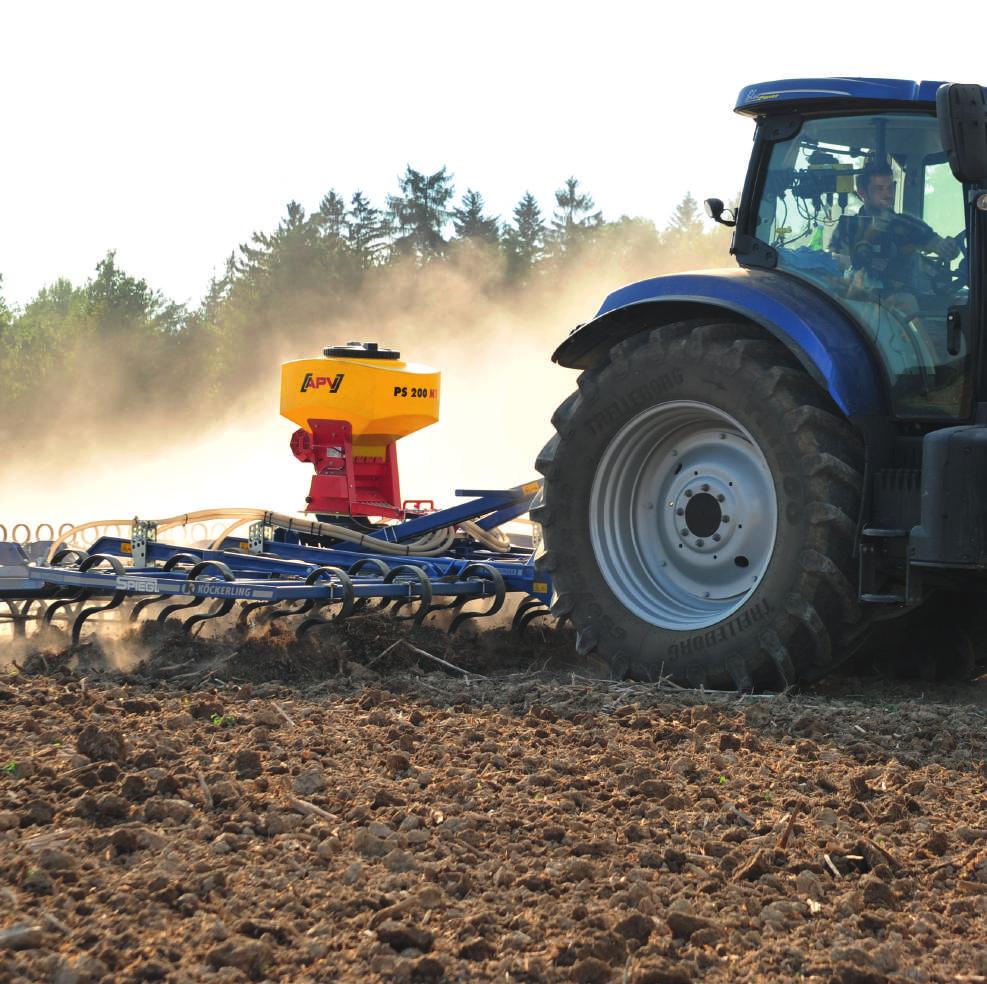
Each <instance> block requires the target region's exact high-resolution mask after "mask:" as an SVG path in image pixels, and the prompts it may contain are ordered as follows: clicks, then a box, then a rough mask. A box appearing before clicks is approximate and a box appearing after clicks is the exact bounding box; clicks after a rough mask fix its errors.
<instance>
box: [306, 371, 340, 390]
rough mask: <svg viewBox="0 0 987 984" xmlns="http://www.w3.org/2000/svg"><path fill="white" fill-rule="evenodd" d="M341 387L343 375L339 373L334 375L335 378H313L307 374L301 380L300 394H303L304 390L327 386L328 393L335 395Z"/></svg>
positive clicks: (310, 374)
mask: <svg viewBox="0 0 987 984" xmlns="http://www.w3.org/2000/svg"><path fill="white" fill-rule="evenodd" d="M342 385H343V373H341V372H339V373H336V375H335V376H313V375H312V373H310V372H307V373H305V378H304V379H303V380H302V388H301V391H300V392H302V393H304V392H305V391H306V390H310V389H321V388H322V387H323V386H328V387H329V392H330V393H336V392H337V391H338V390H339V387H340V386H342Z"/></svg>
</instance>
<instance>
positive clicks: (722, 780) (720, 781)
mask: <svg viewBox="0 0 987 984" xmlns="http://www.w3.org/2000/svg"><path fill="white" fill-rule="evenodd" d="M717 782H719V784H720V785H721V786H725V785H726V783H727V777H726V776H720V778H719V779H718V780H717Z"/></svg>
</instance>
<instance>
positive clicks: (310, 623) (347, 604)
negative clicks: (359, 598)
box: [295, 567, 356, 639]
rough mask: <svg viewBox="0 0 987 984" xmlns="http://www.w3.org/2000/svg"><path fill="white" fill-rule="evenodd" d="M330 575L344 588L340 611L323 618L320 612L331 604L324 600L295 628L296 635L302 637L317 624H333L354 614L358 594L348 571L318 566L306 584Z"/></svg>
mask: <svg viewBox="0 0 987 984" xmlns="http://www.w3.org/2000/svg"><path fill="white" fill-rule="evenodd" d="M326 576H328V577H329V579H330V580H336V581H338V582H339V585H340V587H341V588H342V589H343V594H344V597H343V601H342V604H341V605H340V608H339V611H338V612H336V614H335V615H333V616H332V618H323V617H322V616H321V615H319V614H318V612H319V611H320V610H321V609H322V608H324V607H325V605H327V604H329V600H328V599H327V600H326V601H324V602H322V603H321V604H319V605H318V606H317V607H316V609H315V614H312V615H310V616H309V617H308V618H307V619H305V621H304V622H302V624H301V625H299V626H298V628H297V629H295V637H296V638H297V639H301V637H302V636H303V635H305V634H306V633H307V632H310V631H311V630H312V629H314V628H315V627H316V626H317V625H331V624H332V623H333V622H342V621H343V619H344V618H349V616H350V615H352V614H353V611H354V609H355V608H356V595H355V594H354V593H353V579H352V578H351V577H350V576H349V574H348V573H346V571H343V570H340V569H339V568H338V567H317V568H316V569H315V570H314V571H312V573H311V574H309V576H308V577H307V578H306V579H305V583H306V584H315V583H316V581H319V580H322V579H323V578H324V577H326Z"/></svg>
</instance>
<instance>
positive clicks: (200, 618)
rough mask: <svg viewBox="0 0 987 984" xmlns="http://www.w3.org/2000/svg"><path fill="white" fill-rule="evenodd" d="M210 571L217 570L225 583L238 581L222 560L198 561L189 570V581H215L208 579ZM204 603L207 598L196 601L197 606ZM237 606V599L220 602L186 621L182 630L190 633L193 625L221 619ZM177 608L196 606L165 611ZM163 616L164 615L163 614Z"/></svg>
mask: <svg viewBox="0 0 987 984" xmlns="http://www.w3.org/2000/svg"><path fill="white" fill-rule="evenodd" d="M210 570H215V571H216V572H217V573H218V574H219V576H220V577H221V578H222V579H223V580H224V581H235V580H236V576H235V575H234V573H233V571H231V570H230V568H229V567H228V566H227V565H226V564H224V563H223V562H222V561H221V560H200V561H198V563H196V564H195V565H194V566H193V567H192V568H191V569H190V570H189V572H188V579H189V581H198V580H215V578H208V577H206V576H205V575H206V572H207V571H210ZM203 601H205V598H198V599H195V604H198V605H201V604H202V602H203ZM235 604H236V599H235V598H224V599H222V600H221V601H220V602H219V604H218V605H213V607H212V608H211V609H210V610H209V611H208V612H206V613H205V614H202V613H199V614H198V615H193V616H192V617H191V618H187V619H185V621H184V622H182V629H183V630H184V631H185V632H189V631H190V630H191V628H192V626H193V625H198V623H199V622H207V621H209V619H211V618H220V617H221V616H223V615H225V614H226V613H227V612H229V611H230V609H231V608H232V607H233V606H234V605H235ZM176 607H177V608H192V607H194V606H193V605H178V606H175V605H172V606H169V608H166V609H165V612H168V611H169V609H170V610H174V609H175V608H176ZM162 614H164V613H162ZM165 617H167V616H165ZM161 620H162V621H163V620H164V619H161Z"/></svg>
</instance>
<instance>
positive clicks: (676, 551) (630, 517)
mask: <svg viewBox="0 0 987 984" xmlns="http://www.w3.org/2000/svg"><path fill="white" fill-rule="evenodd" d="M656 513H657V515H656ZM590 517H591V524H590V526H591V535H592V539H593V546H594V550H595V553H596V557H597V561H598V563H599V564H600V568H601V571H602V572H603V575H604V577H605V578H606V579H607V582H608V583H609V584H610V586H611V588H612V589H613V590H614V592H615V593H616V594H617V596H618V597H619V598H621V600H622V601H624V603H625V604H627V606H628V607H629V608H631V609H632V610H633V611H635V613H636V614H638V615H640V616H641V617H642V618H644V619H646V620H647V621H649V622H651V623H652V624H655V625H659V626H662V627H665V628H676V629H688V628H701V627H704V626H707V625H713V624H715V623H716V622H718V621H720V620H721V619H723V618H724V617H726V615H728V614H729V613H730V612H731V611H733V610H735V609H736V608H739V607H740V605H742V604H743V602H744V600H745V599H746V598H747V596H748V595H749V594H750V592H751V591H752V590H753V589H754V587H756V585H757V583H758V581H759V580H760V578H761V577H762V576H763V574H764V571H765V570H766V569H767V565H768V562H769V560H770V558H771V553H772V551H773V549H774V537H775V528H776V524H777V502H776V498H775V491H774V482H773V480H772V477H771V473H770V469H769V467H768V464H767V462H766V460H765V458H764V455H763V454H762V453H761V451H760V449H759V448H758V447H757V445H756V444H755V442H754V440H753V438H752V437H751V435H750V434H749V432H748V431H747V430H746V429H745V428H744V427H743V426H742V425H741V424H739V423H738V422H737V421H736V420H734V419H733V418H732V417H730V416H729V415H728V414H726V413H724V412H723V411H721V410H719V409H718V408H716V407H712V406H710V405H708V404H703V403H693V402H685V401H682V402H676V403H668V404H661V405H659V406H656V407H652V408H651V409H649V410H646V411H645V412H644V413H642V414H639V415H638V416H637V417H635V418H634V419H633V420H631V421H629V422H628V423H627V424H625V425H624V427H623V428H621V430H620V431H619V432H618V433H617V434H616V435H615V436H614V438H613V440H612V441H611V443H610V445H609V447H608V448H607V450H606V452H605V453H604V456H603V458H602V459H601V461H600V464H599V466H598V468H597V472H596V476H595V479H594V484H593V494H592V497H591V504H590Z"/></svg>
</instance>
